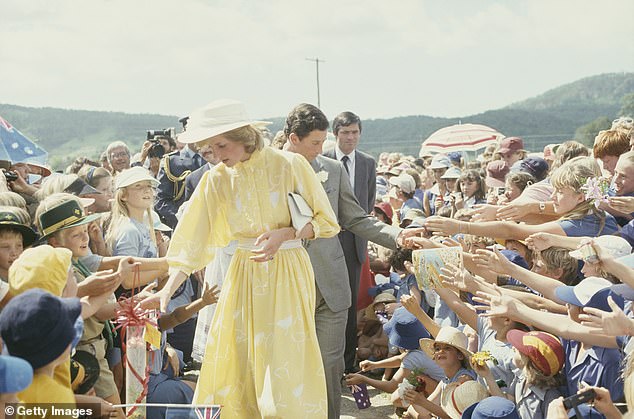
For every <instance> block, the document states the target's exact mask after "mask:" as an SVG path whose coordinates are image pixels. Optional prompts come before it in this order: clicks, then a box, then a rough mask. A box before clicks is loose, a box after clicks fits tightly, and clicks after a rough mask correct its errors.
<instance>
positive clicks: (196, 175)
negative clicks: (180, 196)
mask: <svg viewBox="0 0 634 419" xmlns="http://www.w3.org/2000/svg"><path fill="white" fill-rule="evenodd" d="M198 154H199V155H200V156H201V157H202V158H203V160H205V164H203V165H202V166H201V167H199V168H198V169H196V170H194V171H193V172H192V173H191V174H190V175H189V176H187V179H185V197H184V201H187V200H189V198H190V197H191V196H192V193H193V192H194V189H196V186H198V183H199V182H200V179H202V177H203V175H204V174H205V172H208V171H209V169H211V168H212V167H213V166H214V165H216V163H218V161H217V160H216V159H215V158H214V153H213V152H212V151H211V147H210V146H208V145H204V146H202V147H200V148H199V149H198Z"/></svg>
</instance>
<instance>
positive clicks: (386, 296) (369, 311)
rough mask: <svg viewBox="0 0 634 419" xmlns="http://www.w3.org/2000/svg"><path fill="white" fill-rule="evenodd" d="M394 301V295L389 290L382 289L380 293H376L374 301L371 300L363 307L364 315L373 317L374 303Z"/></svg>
mask: <svg viewBox="0 0 634 419" xmlns="http://www.w3.org/2000/svg"><path fill="white" fill-rule="evenodd" d="M395 302H396V297H395V296H394V294H392V293H391V292H389V291H384V292H382V293H380V294H379V295H377V296H376V297H374V301H372V303H370V305H369V306H367V307H366V308H365V317H367V318H369V319H372V318H374V317H375V316H374V305H375V304H379V303H386V304H387V303H395Z"/></svg>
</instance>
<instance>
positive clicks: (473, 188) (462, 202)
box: [455, 170, 487, 209]
mask: <svg viewBox="0 0 634 419" xmlns="http://www.w3.org/2000/svg"><path fill="white" fill-rule="evenodd" d="M456 192H460V193H461V195H462V196H461V197H460V199H457V200H456V202H455V206H456V209H462V208H473V206H474V205H478V204H486V194H487V187H486V184H485V183H484V178H483V177H482V176H481V175H480V172H479V171H478V170H467V171H466V172H464V173H462V175H460V179H458V183H457V184H456Z"/></svg>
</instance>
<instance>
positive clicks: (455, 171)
mask: <svg viewBox="0 0 634 419" xmlns="http://www.w3.org/2000/svg"><path fill="white" fill-rule="evenodd" d="M460 176H462V170H460V169H459V168H457V167H455V166H452V167H450V168H449V169H447V171H446V172H445V174H444V175H442V176H441V177H440V178H441V179H459V178H460Z"/></svg>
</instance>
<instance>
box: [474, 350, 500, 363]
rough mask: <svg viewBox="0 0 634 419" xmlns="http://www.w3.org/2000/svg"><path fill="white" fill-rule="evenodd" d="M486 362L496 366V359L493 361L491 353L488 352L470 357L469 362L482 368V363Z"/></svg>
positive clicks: (477, 353)
mask: <svg viewBox="0 0 634 419" xmlns="http://www.w3.org/2000/svg"><path fill="white" fill-rule="evenodd" d="M487 361H491V362H493V364H494V365H497V364H498V361H497V359H495V358H494V357H493V355H491V352H489V351H480V352H476V353H474V354H473V355H471V362H473V363H474V364H478V365H480V366H483V365H484V363H485V362H487Z"/></svg>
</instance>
